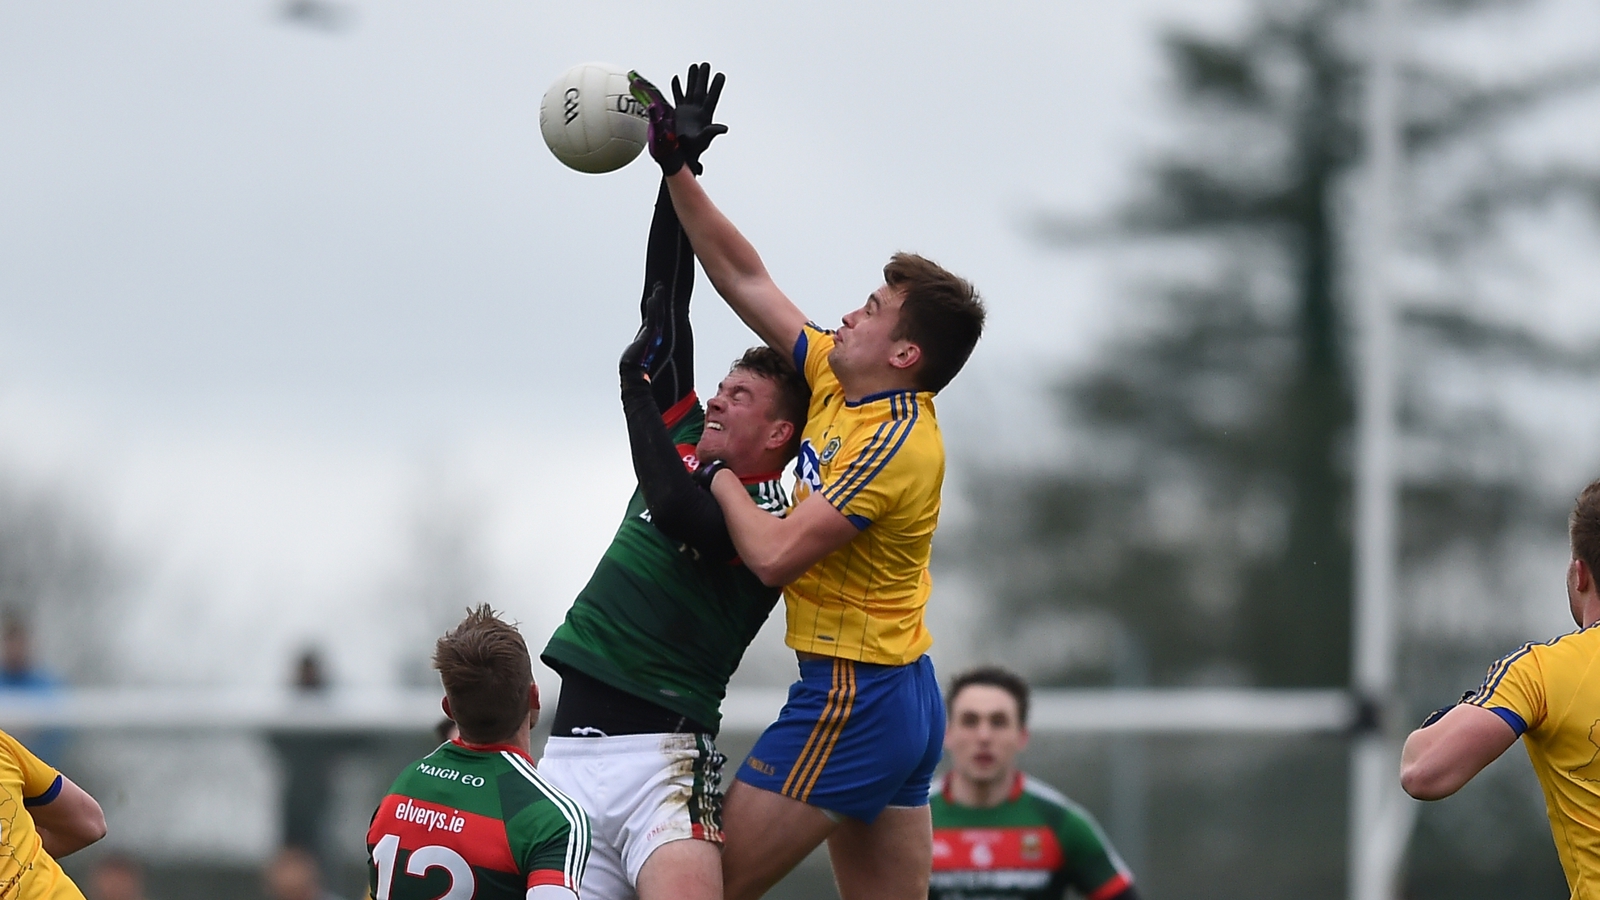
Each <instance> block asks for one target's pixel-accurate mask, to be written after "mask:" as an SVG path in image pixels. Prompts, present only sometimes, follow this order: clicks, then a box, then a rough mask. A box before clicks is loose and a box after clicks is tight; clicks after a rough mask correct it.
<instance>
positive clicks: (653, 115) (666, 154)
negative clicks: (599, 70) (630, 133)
mask: <svg viewBox="0 0 1600 900" xmlns="http://www.w3.org/2000/svg"><path fill="white" fill-rule="evenodd" d="M723 81H724V78H723V76H722V75H721V74H720V73H719V74H718V75H717V76H716V78H712V77H711V64H710V63H700V64H698V65H693V66H690V67H689V81H688V89H687V90H684V89H683V88H682V87H681V86H680V84H679V82H678V78H677V76H673V78H672V94H673V97H674V98H675V99H676V100H677V105H676V106H674V104H672V103H669V102H667V98H666V96H665V95H664V94H662V93H661V89H660V88H658V87H656V86H655V85H654V84H651V83H650V82H649V80H647V79H646V78H645V77H644V76H642V75H640V74H639V73H638V72H629V73H628V90H629V92H630V93H632V94H633V98H634V99H635V100H637V101H639V103H640V105H642V106H644V108H645V112H646V114H647V115H648V117H649V119H650V132H649V147H650V156H651V157H652V158H653V159H655V161H656V163H657V164H659V165H660V166H661V173H662V174H663V175H673V174H676V173H677V171H678V170H679V169H681V168H683V167H684V166H685V165H687V166H688V167H689V171H691V172H693V173H695V174H696V175H698V174H700V172H701V171H702V169H701V166H700V154H701V153H703V152H705V149H706V147H707V146H708V145H709V144H710V143H711V139H712V138H715V137H716V136H717V135H719V134H723V133H725V132H727V130H728V126H726V125H720V124H716V123H713V122H712V121H711V118H712V115H713V114H714V113H715V112H716V108H717V101H718V100H719V99H720V98H721V97H722V84H723Z"/></svg>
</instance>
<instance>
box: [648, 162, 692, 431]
mask: <svg viewBox="0 0 1600 900" xmlns="http://www.w3.org/2000/svg"><path fill="white" fill-rule="evenodd" d="M657 284H661V285H663V286H665V287H666V288H667V304H668V317H667V326H666V332H665V334H664V335H663V340H664V347H665V350H666V352H665V353H663V354H662V355H661V357H660V359H659V360H658V361H657V362H656V363H655V365H653V366H652V367H651V369H650V389H651V392H652V393H653V394H654V395H655V400H656V405H657V406H659V407H660V408H662V409H671V408H672V406H673V405H674V404H676V403H677V402H678V401H679V400H682V399H683V398H684V397H687V396H688V395H689V393H690V392H691V391H693V390H694V330H693V329H691V328H690V327H689V295H690V294H692V293H693V292H694V248H693V247H691V246H690V245H689V236H688V235H686V234H684V233H683V226H682V225H681V224H679V222H678V212H677V210H676V209H674V208H673V206H672V195H671V194H669V193H668V192H667V182H666V179H664V178H663V179H662V180H661V190H660V192H659V193H657V194H656V211H655V216H654V218H652V219H651V220H650V243H649V245H648V247H647V248H646V249H645V256H644V294H643V295H642V296H641V297H640V300H639V315H640V317H641V318H642V317H643V316H644V306H645V301H647V300H648V299H649V298H650V293H651V292H652V291H653V290H654V289H655V286H656V285H657Z"/></svg>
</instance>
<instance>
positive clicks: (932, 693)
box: [738, 656, 944, 823]
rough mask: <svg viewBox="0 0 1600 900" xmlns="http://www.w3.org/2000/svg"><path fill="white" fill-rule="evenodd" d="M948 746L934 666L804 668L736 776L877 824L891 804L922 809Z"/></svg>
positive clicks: (846, 663)
mask: <svg viewBox="0 0 1600 900" xmlns="http://www.w3.org/2000/svg"><path fill="white" fill-rule="evenodd" d="M943 744H944V698H943V697H941V696H940V694H939V682H938V679H937V678H935V677H934V674H933V662H932V660H930V659H928V657H927V656H922V657H921V658H919V659H917V661H916V662H912V663H908V664H906V665H903V666H877V665H872V664H870V663H858V662H853V661H851V660H848V659H831V660H803V661H802V662H801V663H800V680H799V681H797V682H795V683H794V684H793V685H790V687H789V702H787V703H785V704H784V705H783V712H781V713H779V714H778V721H776V722H774V723H772V724H771V725H770V726H768V727H767V730H766V731H765V732H763V733H762V735H761V738H760V739H759V740H757V741H756V745H755V747H753V748H752V749H751V750H750V755H749V756H748V757H746V758H745V761H744V765H742V766H740V767H739V773H738V778H739V780H740V781H743V782H745V783H746V784H750V785H754V786H756V787H758V788H763V789H765V790H769V791H772V792H774V793H778V794H782V795H783V796H785V797H790V798H792V799H795V800H799V801H801V802H802V803H809V804H810V805H812V806H816V807H820V808H822V809H826V810H829V811H832V812H835V813H840V814H843V815H847V816H850V817H851V818H854V819H860V820H861V821H863V822H868V823H870V822H871V821H872V820H873V819H876V818H877V817H878V813H880V812H882V811H883V808H884V807H886V806H924V805H926V804H927V802H928V785H929V783H930V781H931V780H932V778H933V770H934V767H935V766H937V765H938V764H939V753H940V750H941V748H942V746H943Z"/></svg>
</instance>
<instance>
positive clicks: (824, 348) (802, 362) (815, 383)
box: [794, 322, 838, 396]
mask: <svg viewBox="0 0 1600 900" xmlns="http://www.w3.org/2000/svg"><path fill="white" fill-rule="evenodd" d="M832 350H833V332H831V331H826V330H824V329H821V328H818V327H817V326H815V325H813V324H811V323H810V322H807V323H806V324H805V325H803V326H801V328H800V336H799V337H798V338H796V339H795V342H794V367H795V368H796V369H799V370H800V374H801V375H802V376H804V378H805V380H806V386H807V387H809V388H811V393H812V395H813V396H816V395H817V391H818V389H819V388H827V387H830V386H832V385H834V384H837V383H838V379H837V378H835V377H834V375H833V367H832V366H830V365H828V353H829V352H830V351H832Z"/></svg>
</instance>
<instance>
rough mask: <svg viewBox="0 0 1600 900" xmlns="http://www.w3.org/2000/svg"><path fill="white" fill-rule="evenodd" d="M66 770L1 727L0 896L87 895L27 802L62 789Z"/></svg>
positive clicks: (46, 899) (38, 899)
mask: <svg viewBox="0 0 1600 900" xmlns="http://www.w3.org/2000/svg"><path fill="white" fill-rule="evenodd" d="M61 785H62V778H61V773H60V772H57V771H56V770H55V769H52V768H51V767H50V766H49V765H48V764H46V763H45V762H44V761H43V760H41V759H39V757H37V756H34V755H33V753H31V752H30V751H29V750H28V748H27V747H24V746H22V744H21V743H20V742H18V741H17V739H16V738H14V737H12V736H11V735H9V734H6V733H5V732H4V731H0V897H6V898H16V900H83V894H82V892H80V891H79V890H78V886H77V885H75V884H73V883H72V879H70V878H68V877H67V873H65V872H63V871H61V866H60V865H58V864H57V863H56V861H55V860H54V859H51V858H50V854H48V853H46V852H44V845H43V844H42V843H41V841H40V840H39V831H38V829H36V828H34V827H33V816H31V815H29V813H28V808H29V807H33V806H39V805H40V804H44V803H49V802H51V801H52V800H54V799H56V796H57V795H58V794H60V793H61Z"/></svg>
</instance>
